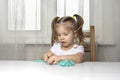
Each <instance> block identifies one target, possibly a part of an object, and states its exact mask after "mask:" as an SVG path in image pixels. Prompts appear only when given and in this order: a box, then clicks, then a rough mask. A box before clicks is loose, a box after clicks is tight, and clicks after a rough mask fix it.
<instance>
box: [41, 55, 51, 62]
mask: <svg viewBox="0 0 120 80" xmlns="http://www.w3.org/2000/svg"><path fill="white" fill-rule="evenodd" d="M51 56H52V55H51V54H49V53H46V54H44V55H43V60H44V61H45V62H47V61H48V59H49V58H50V57H51Z"/></svg>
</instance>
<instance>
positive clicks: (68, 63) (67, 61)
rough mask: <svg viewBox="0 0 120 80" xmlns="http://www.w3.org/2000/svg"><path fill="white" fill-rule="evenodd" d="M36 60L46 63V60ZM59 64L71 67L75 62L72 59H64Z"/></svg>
mask: <svg viewBox="0 0 120 80" xmlns="http://www.w3.org/2000/svg"><path fill="white" fill-rule="evenodd" d="M34 61H35V62H43V63H46V62H45V61H44V60H34ZM57 65H59V66H63V67H69V66H74V65H75V62H74V61H72V60H62V61H59V62H58V64H57Z"/></svg>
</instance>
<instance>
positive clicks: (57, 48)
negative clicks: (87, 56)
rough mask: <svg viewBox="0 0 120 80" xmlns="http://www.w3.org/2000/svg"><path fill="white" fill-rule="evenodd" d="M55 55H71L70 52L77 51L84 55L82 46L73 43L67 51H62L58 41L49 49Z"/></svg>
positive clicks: (74, 52) (75, 52)
mask: <svg viewBox="0 0 120 80" xmlns="http://www.w3.org/2000/svg"><path fill="white" fill-rule="evenodd" d="M50 50H51V51H52V52H53V53H54V54H55V55H71V54H77V53H78V52H81V53H83V55H84V47H83V46H82V45H80V46H79V45H77V44H74V46H73V47H72V48H71V49H70V50H67V51H64V50H62V49H61V44H60V43H54V45H53V46H52V47H51V49H50Z"/></svg>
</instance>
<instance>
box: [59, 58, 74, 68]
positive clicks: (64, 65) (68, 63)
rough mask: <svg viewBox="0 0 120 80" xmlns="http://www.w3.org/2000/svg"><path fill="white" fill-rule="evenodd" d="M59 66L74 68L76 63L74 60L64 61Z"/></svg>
mask: <svg viewBox="0 0 120 80" xmlns="http://www.w3.org/2000/svg"><path fill="white" fill-rule="evenodd" d="M58 65H59V66H63V67H68V66H74V65H75V62H74V61H72V60H62V61H59V62H58Z"/></svg>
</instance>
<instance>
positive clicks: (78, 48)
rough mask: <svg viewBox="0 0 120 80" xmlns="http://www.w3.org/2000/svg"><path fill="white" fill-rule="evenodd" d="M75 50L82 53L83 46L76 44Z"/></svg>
mask: <svg viewBox="0 0 120 80" xmlns="http://www.w3.org/2000/svg"><path fill="white" fill-rule="evenodd" d="M76 52H77V53H78V52H81V53H83V54H84V47H83V46H78V47H77V49H76Z"/></svg>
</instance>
